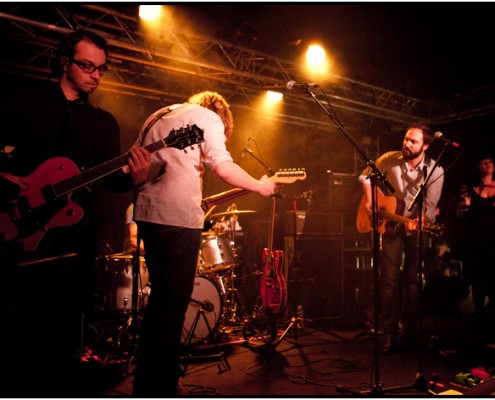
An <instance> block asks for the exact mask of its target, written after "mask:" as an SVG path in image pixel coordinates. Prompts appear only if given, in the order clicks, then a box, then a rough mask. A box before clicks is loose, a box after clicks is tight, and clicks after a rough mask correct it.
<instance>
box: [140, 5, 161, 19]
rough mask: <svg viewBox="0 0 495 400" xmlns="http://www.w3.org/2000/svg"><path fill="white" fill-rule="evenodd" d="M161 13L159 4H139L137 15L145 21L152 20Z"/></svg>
mask: <svg viewBox="0 0 495 400" xmlns="http://www.w3.org/2000/svg"><path fill="white" fill-rule="evenodd" d="M161 13H162V6H161V5H140V6H139V17H140V18H141V19H144V20H145V21H154V20H156V19H158V18H159V17H160V15H161Z"/></svg>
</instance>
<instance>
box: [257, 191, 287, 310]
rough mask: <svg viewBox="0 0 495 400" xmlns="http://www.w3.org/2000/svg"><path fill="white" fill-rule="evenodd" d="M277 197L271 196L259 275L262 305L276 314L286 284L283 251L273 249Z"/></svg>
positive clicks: (280, 304) (285, 299)
mask: <svg viewBox="0 0 495 400" xmlns="http://www.w3.org/2000/svg"><path fill="white" fill-rule="evenodd" d="M276 201H277V199H276V198H275V197H272V204H271V211H270V227H269V235H268V247H265V248H264V249H263V265H264V268H263V275H261V300H262V301H263V306H264V307H266V308H267V309H269V310H270V311H271V313H272V314H278V313H280V312H281V311H283V310H284V307H285V305H286V303H287V284H286V282H285V277H284V274H283V271H282V267H283V265H284V252H283V251H282V250H273V231H274V226H275V205H276Z"/></svg>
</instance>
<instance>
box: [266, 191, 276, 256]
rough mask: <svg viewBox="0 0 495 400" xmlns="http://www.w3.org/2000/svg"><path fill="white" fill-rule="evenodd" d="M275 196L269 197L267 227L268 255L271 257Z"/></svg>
mask: <svg viewBox="0 0 495 400" xmlns="http://www.w3.org/2000/svg"><path fill="white" fill-rule="evenodd" d="M276 201H277V198H276V197H273V196H272V198H271V208H270V226H269V228H268V257H269V258H271V256H272V252H273V232H274V229H275V205H276Z"/></svg>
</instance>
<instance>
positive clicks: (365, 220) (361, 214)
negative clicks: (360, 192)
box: [356, 190, 397, 234]
mask: <svg viewBox="0 0 495 400" xmlns="http://www.w3.org/2000/svg"><path fill="white" fill-rule="evenodd" d="M376 197H377V199H376V201H377V209H378V210H385V211H386V212H387V213H391V214H394V213H395V211H396V208H397V199H396V198H395V197H393V196H385V195H384V194H383V193H382V192H381V191H380V190H377V196H376ZM365 206H366V196H363V197H362V198H361V203H360V204H359V209H358V212H357V216H356V228H357V230H358V232H359V233H368V232H371V231H372V230H373V227H372V221H371V217H370V216H369V215H368V212H367V211H366V207H365ZM386 223H387V220H385V219H384V218H378V232H379V233H380V234H383V233H385V225H386Z"/></svg>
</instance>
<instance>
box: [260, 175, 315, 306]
mask: <svg viewBox="0 0 495 400" xmlns="http://www.w3.org/2000/svg"><path fill="white" fill-rule="evenodd" d="M285 173H286V174H287V176H289V175H293V176H292V178H295V179H296V180H302V179H305V178H306V173H305V172H304V170H303V171H300V170H287V171H285ZM276 201H277V198H276V197H272V199H271V209H270V224H269V230H268V247H265V248H264V249H263V265H264V268H263V275H262V276H261V300H262V302H263V306H264V307H265V308H266V309H268V310H270V312H271V313H272V314H278V313H280V312H282V311H283V310H284V308H285V305H286V304H287V284H286V282H285V277H284V274H283V271H282V267H283V265H284V252H283V251H282V250H273V232H274V227H275V208H276Z"/></svg>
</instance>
